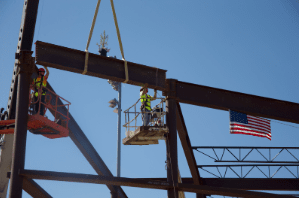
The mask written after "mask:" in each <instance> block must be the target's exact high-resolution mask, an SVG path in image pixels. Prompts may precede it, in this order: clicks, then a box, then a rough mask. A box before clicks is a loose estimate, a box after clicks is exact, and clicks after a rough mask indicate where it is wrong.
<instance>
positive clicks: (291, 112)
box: [176, 81, 299, 124]
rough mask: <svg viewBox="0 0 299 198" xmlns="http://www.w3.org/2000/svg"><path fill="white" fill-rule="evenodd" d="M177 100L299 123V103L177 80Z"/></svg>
mask: <svg viewBox="0 0 299 198" xmlns="http://www.w3.org/2000/svg"><path fill="white" fill-rule="evenodd" d="M176 97H177V98H178V101H179V102H182V103H187V104H193V105H198V106H203V107H209V108H214V109H220V110H229V109H231V110H234V111H239V112H242V113H246V114H250V115H253V116H260V117H265V118H271V119H276V120H281V121H287V122H293V123H297V124H299V113H298V112H299V104H298V103H293V102H288V101H283V100H276V99H272V98H266V97H260V96H255V95H250V94H244V93H240V92H234V91H228V90H224V89H217V88H212V87H207V86H202V85H196V84H191V83H186V82H181V81H177V84H176Z"/></svg>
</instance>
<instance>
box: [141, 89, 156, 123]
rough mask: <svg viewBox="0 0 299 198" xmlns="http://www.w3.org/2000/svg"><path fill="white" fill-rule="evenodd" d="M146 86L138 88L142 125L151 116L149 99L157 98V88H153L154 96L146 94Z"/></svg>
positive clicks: (147, 121)
mask: <svg viewBox="0 0 299 198" xmlns="http://www.w3.org/2000/svg"><path fill="white" fill-rule="evenodd" d="M147 93H148V89H147V87H142V88H141V89H140V101H141V107H140V109H141V111H142V125H143V126H147V125H148V124H149V121H150V117H151V113H150V112H151V111H152V109H151V101H153V100H156V98H157V90H155V94H154V97H152V96H150V95H148V94H147Z"/></svg>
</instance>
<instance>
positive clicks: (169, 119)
mask: <svg viewBox="0 0 299 198" xmlns="http://www.w3.org/2000/svg"><path fill="white" fill-rule="evenodd" d="M175 86H176V80H174V79H169V91H170V92H169V93H168V97H169V99H167V100H166V112H167V113H166V123H167V126H168V129H169V133H168V136H167V140H166V147H167V156H168V157H167V162H168V166H167V181H168V182H169V183H170V184H171V185H173V186H177V183H178V152H177V128H176V100H175V99H174V97H175V92H174V91H175ZM167 193H168V198H178V190H177V189H175V188H171V189H169V190H167Z"/></svg>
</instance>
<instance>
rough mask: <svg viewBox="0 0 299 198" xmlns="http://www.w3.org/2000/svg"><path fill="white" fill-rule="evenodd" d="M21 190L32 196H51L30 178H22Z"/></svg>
mask: <svg viewBox="0 0 299 198" xmlns="http://www.w3.org/2000/svg"><path fill="white" fill-rule="evenodd" d="M23 190H25V191H26V192H27V193H28V194H29V195H30V196H32V197H33V198H53V197H52V196H51V195H49V194H48V193H47V192H46V191H45V190H44V189H43V188H42V187H40V185H38V184H37V183H36V182H35V181H33V180H32V179H28V178H23Z"/></svg>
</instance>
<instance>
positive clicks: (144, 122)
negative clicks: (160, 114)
mask: <svg viewBox="0 0 299 198" xmlns="http://www.w3.org/2000/svg"><path fill="white" fill-rule="evenodd" d="M143 112H146V113H142V126H147V125H148V124H149V121H150V117H151V114H150V113H147V112H151V111H150V110H148V109H145V110H143Z"/></svg>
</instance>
